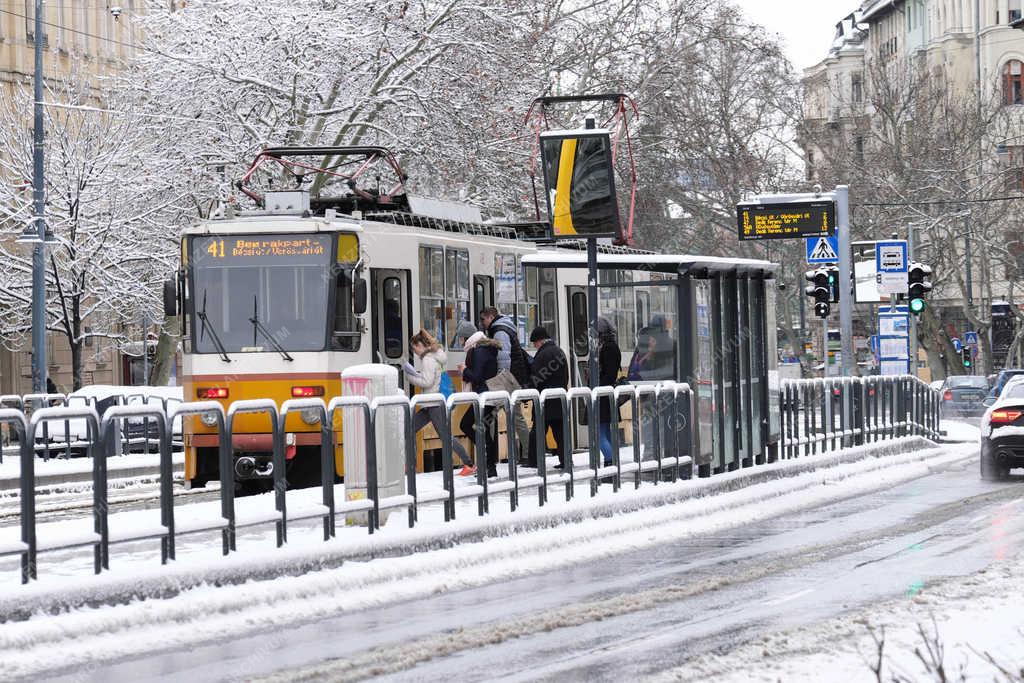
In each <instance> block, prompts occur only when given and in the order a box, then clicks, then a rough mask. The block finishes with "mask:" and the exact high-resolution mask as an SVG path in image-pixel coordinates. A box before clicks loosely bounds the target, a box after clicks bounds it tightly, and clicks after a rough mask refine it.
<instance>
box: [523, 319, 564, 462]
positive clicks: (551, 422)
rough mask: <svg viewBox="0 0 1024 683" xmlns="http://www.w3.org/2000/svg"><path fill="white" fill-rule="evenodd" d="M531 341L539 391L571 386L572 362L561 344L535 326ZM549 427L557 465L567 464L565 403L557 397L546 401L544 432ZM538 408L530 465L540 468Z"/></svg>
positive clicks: (532, 377) (534, 381) (532, 376)
mask: <svg viewBox="0 0 1024 683" xmlns="http://www.w3.org/2000/svg"><path fill="white" fill-rule="evenodd" d="M530 343H532V344H533V347H534V348H535V349H537V353H536V354H534V356H533V364H532V365H531V366H530V382H531V383H532V385H533V388H534V389H536V390H537V391H544V390H545V389H568V388H569V362H568V361H567V360H566V358H565V352H564V351H562V349H560V348H558V344H556V343H555V342H553V341H552V340H551V335H550V334H548V331H547V330H546V329H545V328H543V327H536V328H534V330H533V332H531V333H530ZM548 428H550V429H551V434H552V436H554V438H555V454H556V455H557V456H558V466H559V467H564V466H565V444H564V443H563V442H562V434H563V429H564V427H563V425H562V402H561V401H559V400H558V399H548V400H547V401H545V402H544V425H543V433H544V434H547V430H548ZM538 462H540V460H538V458H537V411H536V410H534V411H533V428H532V429H531V430H530V445H529V456H528V458H527V465H528V466H530V467H537V464H538Z"/></svg>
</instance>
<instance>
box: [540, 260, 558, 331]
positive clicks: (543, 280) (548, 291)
mask: <svg viewBox="0 0 1024 683" xmlns="http://www.w3.org/2000/svg"><path fill="white" fill-rule="evenodd" d="M537 280H538V282H537V290H538V292H539V294H540V300H539V303H540V324H541V325H543V326H544V328H545V329H546V330H547V331H548V334H550V335H551V338H552V339H553V340H554V342H555V343H556V344H557V343H558V295H557V294H556V291H557V290H556V289H555V269H554V268H542V269H540V270H539V271H538V273H537Z"/></svg>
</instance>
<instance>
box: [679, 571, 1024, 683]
mask: <svg viewBox="0 0 1024 683" xmlns="http://www.w3.org/2000/svg"><path fill="white" fill-rule="evenodd" d="M1022 561H1024V554H1022V555H1019V556H1017V557H1014V558H1012V559H1008V560H1003V561H1000V562H997V563H995V564H993V565H991V566H989V567H988V568H986V569H983V570H981V571H980V572H978V573H977V574H973V575H971V576H967V577H960V578H955V579H948V580H946V581H943V582H940V583H938V584H935V585H929V586H928V587H927V590H926V591H924V592H917V591H914V590H911V591H908V594H907V595H906V596H905V597H903V598H899V599H894V600H891V601H888V602H885V603H882V604H876V605H872V606H871V607H869V608H865V609H862V610H859V611H856V612H853V613H851V614H848V615H844V616H841V617H836V618H834V619H831V620H828V621H826V622H823V623H819V624H814V625H811V626H805V627H801V628H798V629H794V630H791V631H787V632H784V633H775V634H772V635H770V636H766V637H765V638H763V639H761V640H759V641H756V642H754V643H751V644H748V645H745V646H742V647H739V648H736V649H735V650H732V651H729V652H719V653H715V654H713V655H708V656H706V657H703V658H700V659H697V660H693V661H691V662H689V663H687V664H686V666H685V667H679V668H678V669H675V670H672V671H667V672H665V673H664V675H663V676H661V677H660V679H661V680H665V681H706V680H715V681H717V682H719V683H746V682H747V681H766V682H769V681H770V682H772V683H774V682H775V681H787V682H788V681H821V680H824V679H825V678H827V680H829V681H833V682H836V683H839V682H845V681H875V680H884V681H890V680H894V681H945V680H949V681H961V680H965V681H1015V680H1020V672H1021V671H1024V648H1022V647H1021V644H1022V643H1024V596H1022V595H1021V590H1020V587H1021V585H1022V583H1024V563H1022ZM883 635H884V638H882V636H883ZM876 638H881V639H883V640H884V649H883V657H882V674H881V677H880V678H877V679H876V676H875V673H874V672H873V671H872V667H877V666H878V660H879V656H878V643H877V641H876ZM936 646H938V647H940V648H941V650H942V653H943V656H942V657H940V658H935V659H933V658H931V657H930V656H929V649H931V650H933V651H937V650H936ZM917 652H920V653H921V654H922V655H924V657H925V660H926V661H929V662H931V667H930V669H929V667H927V666H926V665H925V663H924V662H923V661H922V660H921V659H920V657H919V656H918V654H917ZM938 662H942V666H943V669H944V671H945V672H946V676H947V678H941V677H939V676H938V675H936V674H935V673H934V671H935V670H936V669H937V663H938ZM997 667H998V668H997ZM1000 668H1002V669H1003V670H1005V671H1007V672H1012V675H1010V676H1005V675H1001V672H1000ZM822 672H828V675H827V677H823V675H822Z"/></svg>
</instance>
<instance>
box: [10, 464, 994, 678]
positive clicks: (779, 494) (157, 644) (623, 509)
mask: <svg viewBox="0 0 1024 683" xmlns="http://www.w3.org/2000/svg"><path fill="white" fill-rule="evenodd" d="M905 445H907V444H905ZM854 450H856V449H854ZM860 453H861V458H860V459H858V460H855V461H853V462H846V463H842V461H841V460H830V459H829V458H827V457H823V458H819V460H818V464H820V465H827V464H831V465H832V466H823V467H821V468H820V469H817V470H806V469H805V470H801V469H800V466H801V465H803V466H804V467H806V466H807V465H809V464H810V465H813V463H812V460H813V459H810V458H808V459H803V460H793V461H785V462H781V463H777V464H775V465H770V466H767V467H760V468H751V469H748V470H740V471H737V472H731V473H728V474H725V475H722V476H720V477H715V478H713V479H711V480H690V481H682V482H677V483H674V484H659V485H658V486H656V487H655V486H645V487H642V488H641V489H640V490H638V491H632V490H628V491H623V492H620V493H618V494H611V493H609V494H608V495H605V496H598V497H597V498H594V499H591V498H587V497H585V496H584V497H581V498H579V499H576V500H574V501H573V502H572V503H566V502H565V501H564V500H561V501H559V500H558V496H557V494H555V495H553V496H552V504H551V505H550V506H545V507H544V508H540V509H538V508H536V507H535V506H534V507H532V508H531V507H524V509H522V510H520V511H519V512H516V513H514V514H512V513H509V512H508V510H507V509H505V510H496V511H495V512H493V513H492V515H491V516H490V517H489V518H482V519H478V518H474V517H471V516H469V515H460V519H459V520H458V521H455V522H452V523H449V524H444V525H437V524H435V525H429V524H428V525H425V526H424V527H418V528H416V529H412V530H408V529H403V528H400V526H399V527H397V528H396V525H393V524H389V525H388V527H389V528H388V529H386V530H383V531H384V532H385V533H381V534H376V535H374V536H370V537H366V536H363V537H362V539H361V540H359V541H357V540H356V539H354V538H353V537H351V536H347V535H346V536H345V537H344V538H339V539H337V540H335V541H332V542H331V543H326V544H325V543H322V542H320V543H319V544H316V545H315V546H314V545H312V544H311V539H307V540H306V542H305V543H303V542H297V543H296V542H290V543H289V546H288V547H287V548H284V549H279V550H275V549H274V548H273V544H272V543H270V544H269V548H268V544H267V543H266V542H263V543H260V544H257V543H254V542H252V541H247V542H246V543H245V544H244V546H243V544H242V542H241V541H240V543H239V547H240V549H241V548H243V547H245V546H247V547H248V548H249V550H248V551H247V552H239V553H238V554H236V555H233V556H231V557H228V558H220V557H211V553H210V549H209V546H207V549H206V553H205V555H202V556H199V555H196V556H194V557H191V558H186V559H185V560H183V561H179V562H178V563H176V564H175V565H174V566H172V567H166V568H162V569H161V568H160V567H156V568H142V567H137V566H136V567H132V566H130V565H129V564H128V563H125V564H124V565H123V566H125V567H128V568H129V569H128V570H123V571H122V573H121V574H120V575H117V574H115V573H114V572H112V573H111V574H109V575H105V576H101V577H97V578H96V581H98V582H100V583H99V584H97V585H101V584H102V582H111V581H113V582H117V581H120V582H126V581H127V582H133V581H134V582H144V581H145V580H146V578H147V575H148V576H149V577H150V578H154V579H156V578H159V577H161V576H163V577H164V579H166V577H167V575H168V574H169V573H170V574H174V573H175V572H177V573H179V574H195V573H203V572H206V573H207V575H209V576H210V577H211V580H214V579H216V574H215V573H211V569H213V568H216V567H220V568H221V569H224V568H225V567H231V566H235V567H238V568H245V569H247V570H248V571H252V572H253V573H254V574H258V572H259V570H260V569H261V566H271V565H275V563H276V566H275V567H272V568H273V569H274V570H275V571H276V572H277V574H276V576H277V578H273V579H269V580H266V581H262V582H259V583H258V584H254V583H252V582H248V583H245V584H240V585H226V586H225V585H221V586H219V587H218V586H214V585H199V586H196V587H193V588H189V589H186V590H182V591H181V592H180V593H178V594H177V595H176V596H175V597H172V598H167V599H162V600H152V599H151V600H136V601H133V602H129V603H128V604H124V605H118V606H105V607H98V608H84V607H80V608H76V609H72V610H70V611H69V612H66V613H63V614H58V615H44V614H42V613H39V612H37V613H36V615H35V616H33V617H32V618H30V619H28V620H27V621H15V622H9V623H6V624H0V661H3V662H4V670H5V672H6V673H9V674H10V675H12V676H33V675H36V674H38V673H40V672H42V671H45V670H46V667H47V666H49V665H51V663H52V662H53V660H52V658H51V657H50V656H49V654H50V653H52V652H54V651H56V650H57V649H58V648H59V651H60V652H61V654H62V657H61V665H64V666H78V665H83V666H85V665H88V664H90V663H95V662H98V661H108V660H110V659H114V658H120V657H126V656H131V655H136V654H143V653H146V652H151V651H154V650H159V649H164V648H186V647H189V646H192V645H195V644H198V643H200V642H203V641H205V640H207V639H211V638H215V637H216V636H218V635H220V634H223V633H227V632H231V633H236V634H239V635H242V634H246V633H257V632H261V631H268V630H273V629H280V628H285V627H287V626H288V625H289V624H295V623H300V622H308V621H309V620H313V619H317V618H320V617H326V616H336V615H338V614H341V613H345V612H348V611H354V610H360V609H366V608H370V607H374V606H378V605H385V604H391V603H395V602H400V601H404V600H410V599H414V598H418V597H424V596H428V595H432V594H436V593H440V592H446V591H449V590H458V589H463V588H467V587H471V586H476V585H484V584H487V583H491V582H494V581H507V580H510V579H512V578H516V577H519V576H525V575H529V574H535V573H544V572H548V571H550V570H552V569H555V568H559V567H564V566H569V565H571V564H575V563H579V562H585V561H593V560H596V559H598V558H602V557H608V556H611V555H614V554H619V553H625V552H630V551H631V550H635V549H642V548H647V547H651V546H654V545H657V544H663V543H669V542H673V541H674V540H678V539H683V538H688V537H692V536H695V535H699V534H703V533H709V532H716V531H720V530H722V529H727V528H733V527H736V526H739V525H743V524H746V523H751V522H755V521H761V520H763V519H765V518H766V517H769V516H776V515H782V514H786V513H789V512H793V511H796V510H800V509H806V508H809V507H814V506H818V505H822V504H825V503H828V502H832V501H835V500H839V499H843V498H847V497H851V496H856V495H861V494H863V493H866V492H868V491H874V490H878V489H882V488H887V487H890V486H893V485H896V484H897V483H900V482H903V481H908V480H910V479H914V478H917V477H921V476H924V475H926V474H927V473H928V472H929V470H930V468H931V467H934V466H941V465H944V464H946V463H950V462H956V461H959V460H963V459H965V458H969V457H972V456H973V455H974V453H976V446H974V445H973V444H972V445H966V444H963V445H951V446H947V447H945V448H942V449H936V448H931V449H926V450H917V451H914V452H910V453H903V454H900V455H891V456H888V457H885V458H873V457H865V456H867V455H868V453H869V451H868V450H866V449H861V450H860ZM769 468H770V469H771V470H773V471H774V472H775V473H776V474H777V475H782V474H786V473H788V474H789V475H790V476H788V477H786V478H778V477H777V476H776V477H774V478H769V479H760V480H758V479H753V478H752V477H751V475H752V474H753V473H756V471H758V470H762V471H764V470H768V469H769ZM744 479H746V480H748V481H753V482H757V483H752V484H750V485H748V486H746V487H744V488H739V489H737V490H729V488H728V487H727V486H725V487H724V488H723V484H728V483H729V482H730V481H732V482H733V483H736V482H739V481H743V480H744ZM824 484H827V485H824ZM702 487H703V488H702ZM712 491H719V492H718V493H717V494H716V495H713V496H708V495H704V496H701V495H700V494H701V492H704V493H708V492H712ZM644 504H647V505H656V506H653V507H643V505H644ZM492 509H493V508H492ZM574 509H575V510H577V511H584V512H589V513H590V514H591V515H593V514H595V513H600V512H602V511H605V512H606V513H610V512H612V511H615V510H618V512H617V514H615V515H614V516H601V517H596V518H595V517H593V516H586V515H576V516H573V515H572V512H573V510H574ZM396 517H401V515H397V516H396ZM545 518H551V519H557V520H561V521H563V522H565V523H564V524H563V525H562V526H557V527H551V528H535V529H534V530H533V531H532V532H530V533H508V532H507V528H503V527H502V523H505V524H507V523H510V522H512V521H514V520H517V519H518V520H523V519H526V520H527V521H528V522H533V523H534V524H536V525H538V526H540V525H541V524H542V523H543V522H544V520H545ZM460 531H461V532H474V531H475V532H478V533H482V534H485V535H484V538H483V540H480V541H479V542H476V543H464V544H456V545H454V546H452V547H448V548H443V549H439V550H431V551H424V552H419V553H416V554H411V555H406V556H401V557H383V556H380V555H383V554H384V552H386V550H387V548H388V547H389V546H393V545H394V544H396V543H398V544H405V545H406V546H407V547H408V546H409V545H410V544H411V545H413V546H415V545H416V544H419V546H420V547H424V545H427V544H428V542H429V541H430V539H431V537H434V538H435V539H436V538H442V537H444V536H449V537H450V535H451V534H453V533H458V532H460ZM439 534H441V535H439ZM488 535H489V537H488ZM295 536H296V537H298V536H299V534H296V535H295ZM307 536H315V534H312V535H310V534H307ZM293 543H295V544H294V545H293ZM342 544H343V545H345V546H348V550H349V551H350V552H351V551H353V550H354V551H359V550H360V549H362V550H363V551H365V552H367V554H371V555H372V554H373V553H377V554H378V559H372V560H370V561H348V562H345V563H344V564H342V565H341V566H337V567H332V568H328V569H322V570H320V571H310V572H308V573H305V574H303V575H300V576H282V574H283V572H282V571H281V568H282V567H286V566H288V565H289V564H290V563H294V562H295V560H296V559H300V558H302V557H303V555H305V554H309V553H312V554H314V555H317V556H320V557H321V558H322V557H323V556H324V555H326V554H329V553H330V552H332V551H333V552H337V549H338V546H339V545H342ZM360 546H361V547H360ZM89 554H90V555H91V553H89ZM114 566H115V565H114V564H113V562H112V568H113V567H114ZM70 583H72V582H68V581H67V580H66V579H63V580H57V581H53V580H51V581H48V582H40V583H38V584H36V585H33V586H29V587H21V586H11V585H10V584H7V585H5V586H3V588H2V589H0V602H3V603H4V605H3V610H6V609H7V608H8V605H9V603H12V602H17V601H18V596H22V595H27V596H28V597H29V598H30V599H31V598H32V596H33V595H34V596H35V597H43V596H46V595H52V594H54V593H59V592H60V590H61V586H65V587H66V586H67V585H69V584H70ZM73 583H75V584H77V587H79V588H81V587H87V586H88V584H89V580H86V579H84V578H80V579H77V580H76V581H75V582H73ZM165 585H166V584H165ZM72 588H74V586H72ZM30 601H31V600H30ZM631 609H633V608H632V607H631V606H630V602H629V601H623V602H622V610H624V611H629V610H631ZM609 616H610V615H609ZM557 626H558V625H557V624H555V625H553V627H557ZM72 641H73V647H72V646H71V642H72Z"/></svg>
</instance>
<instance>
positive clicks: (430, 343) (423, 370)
mask: <svg viewBox="0 0 1024 683" xmlns="http://www.w3.org/2000/svg"><path fill="white" fill-rule="evenodd" d="M409 345H410V346H411V347H412V351H413V353H415V354H416V355H417V356H418V357H419V359H420V369H419V370H416V368H414V367H413V366H411V365H409V364H408V363H406V364H405V366H404V370H405V376H406V378H408V380H409V383H410V384H412V385H413V386H416V387H418V388H419V389H421V390H422V393H424V394H441V395H443V396H444V397H445V398H448V397H449V396H451V394H452V393H453V392H454V390H455V386H454V385H453V384H452V380H451V377H449V376H448V371H447V369H446V367H445V364H446V363H447V362H448V357H447V356H446V355H445V353H444V349H442V348H441V345H440V344H439V343H438V342H437V340H436V339H434V337H433V335H431V334H430V333H429V332H427V331H426V330H422V329H421V330H420V331H419V332H417V333H416V334H414V335H413V336H412V339H410V340H409ZM428 423H429V424H432V425H434V431H436V432H437V436H438V437H439V438H440V439H442V440H444V439H447V438H448V420H447V418H446V416H445V409H444V408H442V407H441V406H430V407H429V408H426V409H422V410H418V411H416V414H415V415H413V418H412V429H413V432H414V433H416V432H419V431H420V430H421V429H423V428H424V427H426V426H427V424H428ZM452 450H453V451H455V454H456V455H458V456H459V460H461V461H462V470H461V471H460V472H459V475H461V476H464V477H465V476H469V475H471V474H475V473H476V467H475V466H474V465H473V458H471V457H470V456H469V453H467V452H466V449H465V447H464V446H463V445H462V444H461V443H460V442H459V441H458V440H457V439H452Z"/></svg>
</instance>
